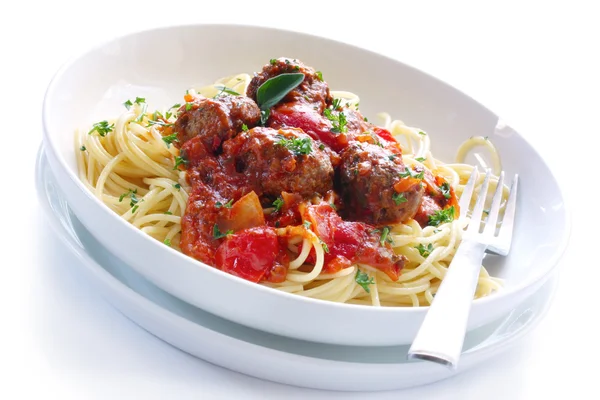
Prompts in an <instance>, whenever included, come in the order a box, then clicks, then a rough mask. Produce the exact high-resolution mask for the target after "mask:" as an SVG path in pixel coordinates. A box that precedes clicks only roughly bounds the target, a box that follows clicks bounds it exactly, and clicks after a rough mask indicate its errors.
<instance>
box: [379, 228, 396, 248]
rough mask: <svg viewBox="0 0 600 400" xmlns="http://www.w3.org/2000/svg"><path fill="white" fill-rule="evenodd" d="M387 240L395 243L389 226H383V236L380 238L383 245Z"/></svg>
mask: <svg viewBox="0 0 600 400" xmlns="http://www.w3.org/2000/svg"><path fill="white" fill-rule="evenodd" d="M386 242H387V243H394V239H392V237H391V236H390V227H389V226H384V227H383V229H382V230H381V238H380V239H379V244H381V245H382V246H383V245H385V243H386Z"/></svg>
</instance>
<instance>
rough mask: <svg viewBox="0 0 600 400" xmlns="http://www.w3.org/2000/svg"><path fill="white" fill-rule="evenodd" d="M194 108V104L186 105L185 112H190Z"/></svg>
mask: <svg viewBox="0 0 600 400" xmlns="http://www.w3.org/2000/svg"><path fill="white" fill-rule="evenodd" d="M193 106H194V103H185V111H190V110H191V109H192V107H193Z"/></svg>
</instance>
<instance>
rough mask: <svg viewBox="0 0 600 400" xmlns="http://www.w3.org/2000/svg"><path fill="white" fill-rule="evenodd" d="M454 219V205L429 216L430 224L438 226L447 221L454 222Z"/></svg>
mask: <svg viewBox="0 0 600 400" xmlns="http://www.w3.org/2000/svg"><path fill="white" fill-rule="evenodd" d="M453 220H454V206H451V207H449V208H446V209H445V210H439V211H436V212H435V214H433V215H430V216H429V222H428V225H431V226H438V225H440V224H444V223H446V222H452V221H453Z"/></svg>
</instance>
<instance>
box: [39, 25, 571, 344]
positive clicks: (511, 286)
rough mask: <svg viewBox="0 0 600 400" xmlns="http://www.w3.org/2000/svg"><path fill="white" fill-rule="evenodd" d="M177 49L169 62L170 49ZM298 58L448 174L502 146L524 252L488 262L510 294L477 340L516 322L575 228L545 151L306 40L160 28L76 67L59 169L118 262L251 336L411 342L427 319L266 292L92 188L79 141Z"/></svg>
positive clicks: (446, 94)
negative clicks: (194, 90) (167, 242)
mask: <svg viewBox="0 0 600 400" xmlns="http://www.w3.org/2000/svg"><path fill="white" fill-rule="evenodd" d="M157 48H161V49H168V55H167V56H164V57H162V56H157V55H156V51H155V50H156V49H157ZM282 55H287V56H291V57H295V58H299V59H300V60H303V61H304V62H306V63H307V64H309V65H312V66H314V67H315V68H316V69H319V70H321V71H323V76H324V77H325V79H326V80H327V81H328V82H329V83H330V86H331V87H332V88H333V89H345V90H350V91H353V92H355V93H357V94H358V95H359V96H360V97H361V102H360V104H361V110H363V111H364V112H365V113H366V115H367V116H368V117H369V118H370V119H371V120H375V114H376V113H377V112H380V111H387V112H390V113H391V114H392V115H393V116H394V117H395V118H400V119H403V120H404V121H405V122H406V123H408V124H410V125H413V126H419V127H421V128H423V129H424V130H426V131H427V132H428V133H429V135H430V136H431V139H432V150H433V151H434V154H435V155H436V156H437V157H439V158H441V159H442V160H445V161H451V160H453V153H454V152H455V151H456V149H457V148H458V146H459V144H460V143H462V142H463V141H464V140H465V139H467V138H468V137H469V136H474V135H481V136H489V137H490V139H491V140H492V141H493V142H494V143H495V145H496V146H497V148H498V150H499V152H500V154H501V156H502V159H503V163H504V169H505V170H506V172H507V175H508V176H511V175H512V174H513V173H515V172H519V173H520V176H521V180H520V183H521V184H520V190H519V194H520V196H519V201H518V212H517V221H516V226H515V227H516V230H515V237H514V241H513V248H512V250H511V253H510V255H509V256H508V257H506V258H503V257H488V258H487V259H486V261H485V264H486V266H487V267H489V270H490V272H491V273H492V274H493V275H495V276H499V277H502V278H504V279H505V288H504V290H502V291H501V292H499V293H497V294H495V295H493V296H489V297H486V298H482V299H477V300H475V301H474V303H473V306H472V311H471V314H470V318H469V323H468V327H469V329H473V328H476V327H478V326H481V325H482V324H485V323H488V322H490V321H492V320H494V319H497V318H499V317H500V316H501V315H503V314H505V313H506V312H508V311H509V310H510V309H512V308H513V307H515V305H517V304H518V303H520V302H521V301H523V300H524V299H525V298H526V297H527V296H529V295H531V294H532V293H533V292H534V291H535V290H537V289H538V288H539V287H540V286H541V285H542V284H543V283H544V281H545V280H546V279H547V278H548V277H549V275H550V272H551V271H552V270H553V268H554V266H555V265H556V264H557V262H558V260H559V258H560V256H561V255H562V252H563V250H564V248H565V245H566V243H567V237H568V232H569V221H568V217H567V213H566V210H565V206H564V201H563V197H562V194H561V191H560V188H559V187H558V185H557V183H556V181H555V179H554V177H553V176H552V174H551V172H550V171H549V169H548V168H547V166H546V164H545V163H544V161H543V160H542V159H541V158H540V156H539V155H538V154H537V152H536V151H535V150H534V149H533V148H532V147H531V146H530V145H529V144H528V143H527V142H526V141H525V140H524V139H523V138H522V137H521V136H520V135H519V134H518V133H517V132H515V131H514V130H513V129H511V128H510V127H508V126H506V125H504V124H503V123H502V121H501V120H500V119H499V118H498V117H497V116H496V115H494V114H493V113H492V112H490V111H489V110H487V109H486V108H484V107H483V106H481V105H479V104H478V103H476V102H475V101H473V100H472V99H470V98H469V97H468V96H466V95H464V94H462V93H461V92H459V91H457V90H456V89H454V88H452V87H450V86H448V85H446V84H444V83H443V82H440V81H438V80H436V79H435V78H432V77H430V76H428V75H426V74H424V73H422V72H420V71H418V70H416V69H414V68H411V67H408V66H406V65H404V64H402V63H399V62H398V61H395V60H392V59H389V58H386V57H383V56H381V55H378V54H375V53H372V52H369V51H366V50H363V49H359V48H356V47H352V46H348V45H345V44H342V43H339V42H335V41H331V40H326V39H322V38H318V37H314V36H310V35H305V34H299V33H294V32H287V31H279V30H272V29H267V28H260V27H249V26H231V25H197V26H184V27H171V28H164V29H156V30H151V31H146V32H141V33H136V34H132V35H129V36H126V37H122V38H118V39H115V40H113V41H110V42H108V43H106V44H104V45H102V46H99V47H96V48H93V49H92V50H90V51H89V52H87V53H85V54H83V55H82V56H80V57H77V58H75V59H74V60H73V61H71V62H70V63H68V64H67V65H65V66H64V67H63V68H62V69H61V70H60V71H59V72H58V73H57V75H56V77H55V78H54V79H53V81H52V83H51V84H50V85H49V88H48V92H47V95H46V98H45V100H44V111H43V118H44V142H45V144H46V149H47V156H48V161H49V165H50V167H51V168H52V170H53V172H54V174H55V175H56V177H57V182H58V185H59V186H60V188H61V190H62V191H63V192H64V193H65V195H66V197H67V199H68V200H69V205H70V206H71V207H72V210H73V212H74V213H75V215H76V216H77V218H78V219H79V220H80V221H81V222H82V223H83V225H84V226H85V227H86V228H87V229H88V230H89V231H90V232H91V233H92V234H93V235H94V236H95V237H96V238H97V239H98V240H99V241H100V242H101V243H102V245H103V246H105V247H106V248H107V249H108V250H110V251H111V252H112V253H115V254H116V255H117V256H118V257H120V258H121V259H123V260H124V261H125V262H126V263H127V264H128V265H130V266H131V267H133V268H134V269H135V270H136V271H138V272H139V273H141V274H143V275H144V276H145V277H146V278H148V279H149V280H150V281H151V282H153V283H154V284H155V285H157V286H159V287H160V288H161V289H163V290H165V291H167V292H169V293H171V294H173V295H175V296H176V297H179V298H181V299H183V300H185V301H186V302H188V303H190V304H194V305H195V306H197V307H200V308H202V309H205V310H207V311H209V312H212V313H214V314H216V315H219V316H222V317H224V318H227V319H229V320H232V321H234V322H237V323H241V324H244V325H247V326H250V327H253V328H256V329H261V330H264V331H268V332H271V333H275V334H279V335H284V336H289V337H294V338H297V339H304V340H311V341H317V342H325V343H333V344H346V345H365V346H378V345H394V344H406V343H410V342H411V341H412V340H413V338H414V336H415V334H416V332H417V330H418V328H419V326H420V325H421V322H422V320H423V318H424V316H425V313H426V312H427V309H428V308H427V307H419V308H411V307H393V308H392V307H365V306H357V305H349V304H337V303H332V302H325V301H321V300H314V299H310V298H306V297H301V296H297V295H293V294H289V293H283V292H280V291H277V290H273V289H270V288H266V287H264V286H261V285H256V284H253V283H250V282H248V281H245V280H243V279H241V278H237V277H235V276H232V275H228V274H226V273H223V272H222V271H219V270H217V269H215V268H211V267H208V266H206V265H204V264H202V263H200V262H198V261H196V260H194V259H192V258H190V257H187V256H185V255H183V254H181V253H178V252H176V251H175V250H173V249H170V248H168V247H167V246H164V245H163V244H162V243H160V242H158V241H156V240H154V239H152V238H150V237H149V236H147V235H145V234H144V233H142V232H141V231H140V230H138V229H136V228H135V227H133V226H132V225H131V224H129V223H127V222H125V221H124V220H122V219H121V218H119V216H117V215H116V214H115V213H114V212H112V211H111V210H110V209H109V208H108V207H106V206H105V205H104V204H102V203H101V202H100V201H99V200H98V199H97V198H96V197H95V196H94V195H93V194H92V193H90V192H89V191H88V190H87V189H86V188H85V187H84V185H83V184H82V183H81V182H80V181H79V179H78V177H77V174H76V163H75V155H74V151H75V150H74V146H73V135H74V131H75V129H76V128H78V127H80V126H82V125H85V124H89V123H91V122H94V121H98V120H103V119H106V118H109V117H112V116H115V115H116V114H117V113H119V112H121V111H122V110H123V107H122V103H123V101H124V100H125V99H127V98H132V97H135V96H136V95H138V96H143V97H145V98H146V99H147V101H148V103H149V104H150V107H160V108H162V107H163V106H170V105H171V104H173V103H174V102H178V101H180V100H181V95H182V94H183V93H184V91H185V89H187V88H189V87H191V86H192V85H200V84H208V83H210V82H213V81H214V80H215V79H216V78H219V77H221V76H224V75H228V74H233V73H236V72H252V71H256V70H259V69H260V68H261V67H262V65H263V64H265V63H266V62H267V60H269V59H270V58H273V57H278V56H282Z"/></svg>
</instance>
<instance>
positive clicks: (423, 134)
mask: <svg viewBox="0 0 600 400" xmlns="http://www.w3.org/2000/svg"><path fill="white" fill-rule="evenodd" d="M419 135H421V136H425V135H427V134H426V133H425V132H423V131H419Z"/></svg>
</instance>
